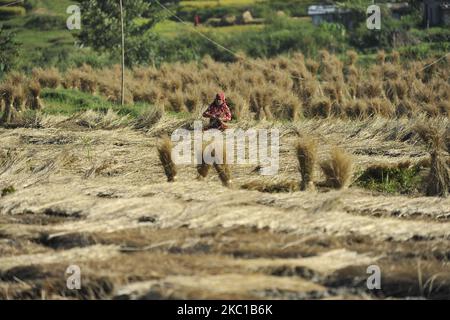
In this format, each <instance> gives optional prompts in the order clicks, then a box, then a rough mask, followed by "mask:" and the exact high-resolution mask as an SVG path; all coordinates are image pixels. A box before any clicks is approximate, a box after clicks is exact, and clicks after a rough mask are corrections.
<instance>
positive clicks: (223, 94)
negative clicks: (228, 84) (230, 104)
mask: <svg viewBox="0 0 450 320" xmlns="http://www.w3.org/2000/svg"><path fill="white" fill-rule="evenodd" d="M216 99H217V100H221V101H223V102H225V93H223V92H219V93H218V94H216Z"/></svg>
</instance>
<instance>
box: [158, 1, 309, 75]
mask: <svg viewBox="0 0 450 320" xmlns="http://www.w3.org/2000/svg"><path fill="white" fill-rule="evenodd" d="M155 2H156V3H157V4H158V5H159V6H160V7H161V8H163V9H164V10H166V11H167V12H169V13H170V14H171V15H172V16H173V17H174V18H175V19H177V20H178V21H180V22H181V23H182V24H184V25H186V26H188V27H189V28H191V29H192V30H193V31H194V32H195V33H197V34H198V35H200V36H201V37H203V38H204V39H206V40H208V41H209V42H211V43H213V44H214V45H216V46H217V47H219V48H221V49H223V50H225V51H226V52H228V53H231V54H232V55H233V56H235V57H237V58H241V57H240V56H239V54H238V53H236V52H234V51H233V50H231V49H229V48H227V47H225V46H223V45H222V44H220V43H218V42H217V41H215V40H213V39H211V38H210V37H208V36H207V35H205V34H204V33H202V32H200V31H199V30H197V29H195V28H194V27H193V26H192V25H191V24H190V23H188V22H186V21H184V20H183V19H182V18H180V17H179V16H177V15H176V13H175V12H173V11H172V10H170V9H169V8H167V7H166V6H165V5H163V4H162V3H161V2H159V1H158V0H155ZM246 62H247V63H249V64H253V65H255V66H257V67H260V68H262V69H267V66H266V65H263V64H260V63H256V62H255V61H251V60H246ZM272 71H276V72H279V73H282V72H281V71H280V70H272ZM283 74H284V73H283ZM290 76H291V78H294V79H299V80H305V79H304V78H302V77H296V76H293V75H290Z"/></svg>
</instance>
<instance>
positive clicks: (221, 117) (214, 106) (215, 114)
mask: <svg viewBox="0 0 450 320" xmlns="http://www.w3.org/2000/svg"><path fill="white" fill-rule="evenodd" d="M203 116H204V117H205V118H209V126H208V127H207V128H206V129H205V130H209V129H218V130H221V131H224V130H225V129H227V128H228V127H227V126H226V125H225V123H224V122H228V121H230V120H231V112H230V108H229V107H228V105H227V102H226V100H225V94H224V93H223V92H220V93H218V94H217V95H216V99H215V100H214V102H213V103H211V105H210V106H209V107H208V109H207V110H206V111H205V112H204V113H203Z"/></svg>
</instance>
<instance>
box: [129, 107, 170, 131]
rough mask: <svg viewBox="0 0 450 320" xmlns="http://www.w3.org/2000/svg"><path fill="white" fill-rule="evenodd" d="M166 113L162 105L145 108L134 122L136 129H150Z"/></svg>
mask: <svg viewBox="0 0 450 320" xmlns="http://www.w3.org/2000/svg"><path fill="white" fill-rule="evenodd" d="M163 114H164V109H163V108H162V107H156V106H155V107H153V108H149V109H147V110H145V111H144V112H143V113H142V114H141V115H139V117H137V119H136V120H135V122H134V125H133V126H134V128H135V129H150V128H151V127H153V126H154V125H155V124H156V123H158V121H159V120H161V118H162V116H163Z"/></svg>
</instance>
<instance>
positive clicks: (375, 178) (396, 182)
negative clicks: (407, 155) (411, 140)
mask: <svg viewBox="0 0 450 320" xmlns="http://www.w3.org/2000/svg"><path fill="white" fill-rule="evenodd" d="M420 169H421V168H420V166H418V165H415V166H409V165H401V164H400V165H398V166H389V165H384V166H383V165H374V166H371V167H369V168H367V169H366V170H365V171H364V172H362V173H361V174H360V176H359V177H358V179H357V180H356V182H355V185H357V186H360V187H363V188H366V189H369V190H374V191H377V192H385V193H400V194H407V193H414V192H418V190H419V188H420V185H421V183H422V178H421V176H420V174H419V173H420Z"/></svg>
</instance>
